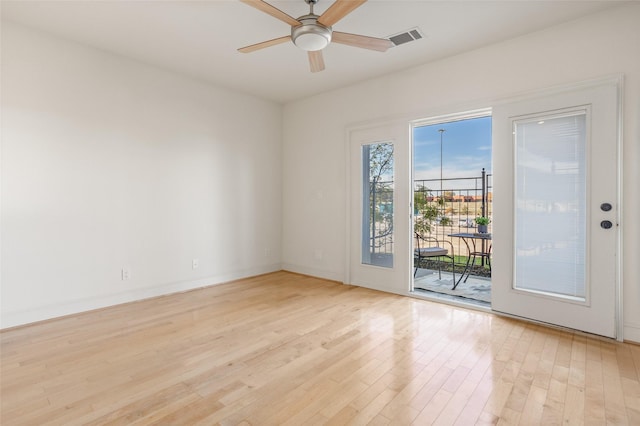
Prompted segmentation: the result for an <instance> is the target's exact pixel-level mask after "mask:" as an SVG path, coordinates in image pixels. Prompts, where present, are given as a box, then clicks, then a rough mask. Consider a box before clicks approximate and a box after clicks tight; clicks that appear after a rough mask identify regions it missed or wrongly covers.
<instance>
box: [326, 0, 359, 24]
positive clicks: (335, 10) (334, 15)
mask: <svg viewBox="0 0 640 426" xmlns="http://www.w3.org/2000/svg"><path fill="white" fill-rule="evenodd" d="M366 1H367V0H336V1H335V3H333V4H332V5H331V6H330V7H329V9H327V10H325V11H324V13H323V14H322V16H320V17H319V18H318V22H320V23H321V24H322V25H325V26H327V27H330V26H332V25H333V24H335V23H336V22H338V21H339V20H341V19H342V18H344V17H345V16H347V15H348V14H349V13H351V12H353V11H354V10H355V9H357V8H358V7H359V6H361V5H362V4H363V3H365V2H366Z"/></svg>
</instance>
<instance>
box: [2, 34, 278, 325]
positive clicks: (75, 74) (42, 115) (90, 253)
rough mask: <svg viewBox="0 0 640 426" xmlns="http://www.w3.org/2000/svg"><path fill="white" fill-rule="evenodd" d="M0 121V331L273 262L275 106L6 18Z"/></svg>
mask: <svg viewBox="0 0 640 426" xmlns="http://www.w3.org/2000/svg"><path fill="white" fill-rule="evenodd" d="M1 118H2V217H1V220H2V234H1V237H2V246H1V247H2V264H1V266H2V274H1V277H2V282H1V285H2V291H1V296H2V302H1V307H2V317H1V319H2V327H8V326H13V325H16V324H22V323H26V322H31V321H35V320H40V319H44V318H50V317H54V316H58V315H64V314H68V313H72V312H78V311H83V310H87V309H92V308H96V307H101V306H106V305H111V304H115V303H120V302H125V301H130V300H135V299H139V298H143V297H149V296H154V295H158V294H164V293H167V292H172V291H177V290H183V289H189V288H194V287H198V286H203V285H209V284H214V283H219V282H222V281H227V280H230V279H234V278H238V277H244V276H250V275H256V274H259V273H263V272H269V271H274V270H279V269H280V266H281V265H280V261H281V234H282V226H281V225H282V223H281V218H282V215H281V207H282V199H281V184H282V182H281V178H282V173H281V169H282V166H281V157H282V145H281V139H282V136H281V123H282V107H281V106H279V105H277V104H275V103H269V102H266V101H263V100H259V99H257V98H253V97H250V96H247V95H242V94H238V93H233V92H230V91H227V90H223V89H219V88H215V87H212V86H210V85H205V84H200V83H198V82H195V81H193V80H190V79H186V78H183V77H180V76H176V75H174V74H171V73H168V72H165V71H162V70H159V69H156V68H153V67H150V66H146V65H144V64H140V63H137V62H134V61H130V60H128V59H125V58H122V57H118V56H115V55H111V54H109V53H105V52H101V51H98V50H95V49H91V48H86V47H83V46H81V45H78V44H74V43H70V42H67V41H63V40H59V39H55V38H52V37H49V36H47V35H45V34H42V33H38V32H34V31H31V30H28V29H26V28H24V27H21V26H16V25H12V24H7V23H3V28H2V116H1ZM194 258H197V259H199V262H200V265H199V268H198V269H195V270H194V269H192V259H194ZM123 267H125V268H129V269H130V271H131V279H130V280H128V281H123V280H121V269H122V268H123Z"/></svg>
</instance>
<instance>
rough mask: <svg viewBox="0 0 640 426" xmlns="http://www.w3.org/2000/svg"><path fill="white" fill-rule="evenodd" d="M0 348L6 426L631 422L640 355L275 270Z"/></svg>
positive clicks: (32, 331)
mask: <svg viewBox="0 0 640 426" xmlns="http://www.w3.org/2000/svg"><path fill="white" fill-rule="evenodd" d="M0 339H1V341H0V343H1V354H2V357H1V358H2V364H1V374H2V376H1V394H0V397H1V398H2V406H1V407H2V412H1V417H0V423H1V424H2V425H3V426H7V425H44V424H60V425H76V424H96V425H98V424H99V425H102V424H123V425H125V424H126V425H133V424H136V425H137V424H171V425H191V424H203V425H212V424H217V423H219V424H225V425H226V424H233V425H236V424H243V425H272V424H273V425H275V424H286V425H314V424H336V425H337V424H372V425H386V424H398V425H408V424H417V425H427V424H432V423H433V424H442V425H446V424H459V425H473V424H509V425H511V424H546V425H553V424H561V423H569V424H585V423H589V424H603V425H604V424H629V425H633V424H635V425H639V424H640V382H639V377H640V346H636V345H631V344H621V343H617V342H614V341H607V340H603V339H599V338H591V337H585V336H582V335H579V334H572V333H567V332H563V331H558V330H553V329H548V328H545V327H541V326H537V325H532V324H528V323H523V322H519V321H516V320H512V319H507V318H501V317H497V316H493V315H491V314H486V313H482V312H476V311H469V310H465V309H461V308H454V307H451V306H447V305H440V304H436V303H432V302H428V301H423V300H418V299H413V298H408V297H401V296H395V295H390V294H385V293H380V292H375V291H371V290H366V289H362V288H357V287H351V286H345V285H341V284H337V283H334V282H330V281H325V280H320V279H315V278H311V277H304V276H300V275H295V274H290V273H286V272H278V273H274V274H269V275H265V276H260V277H256V278H252V279H247V280H241V281H237V282H234V283H230V284H225V285H219V286H214V287H209V288H206V289H202V290H196V291H191V292H187V293H181V294H176V295H171V296H165V297H160V298H156V299H151V300H146V301H141V302H136V303H130V304H126V305H120V306H115V307H112V308H107V309H103V310H99V311H94V312H90V313H85V314H80V315H74V316H70V317H66V318H62V319H57V320H51V321H48V322H44V323H39V324H34V325H30V326H26V327H21V328H16V329H12V330H5V331H4V332H2V333H0Z"/></svg>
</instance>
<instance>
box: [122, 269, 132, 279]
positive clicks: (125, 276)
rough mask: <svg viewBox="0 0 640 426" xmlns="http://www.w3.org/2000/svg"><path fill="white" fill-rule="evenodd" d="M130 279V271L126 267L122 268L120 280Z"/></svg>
mask: <svg viewBox="0 0 640 426" xmlns="http://www.w3.org/2000/svg"><path fill="white" fill-rule="evenodd" d="M130 279H131V271H130V270H129V269H127V268H122V281H127V280H130Z"/></svg>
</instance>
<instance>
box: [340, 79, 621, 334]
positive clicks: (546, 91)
mask: <svg viewBox="0 0 640 426" xmlns="http://www.w3.org/2000/svg"><path fill="white" fill-rule="evenodd" d="M606 83H610V84H615V85H616V86H617V89H618V124H617V127H618V134H617V140H616V143H615V146H616V151H617V152H616V154H617V168H618V170H617V176H616V180H617V193H616V194H615V197H616V200H617V203H618V209H617V211H616V217H615V220H616V222H617V223H618V226H617V231H616V232H617V261H616V277H615V289H616V295H615V312H616V318H615V321H616V325H615V327H616V340H618V341H623V339H624V336H623V332H624V321H623V319H624V312H623V284H624V283H623V277H622V270H623V258H624V253H623V244H624V223H623V222H622V216H623V214H622V212H623V211H624V199H623V196H622V194H623V189H624V188H623V180H622V176H623V173H624V170H623V162H622V155H621V153H622V141H623V119H624V109H623V104H624V98H623V94H624V75H623V74H621V73H616V74H609V75H605V76H602V77H597V78H593V79H588V80H582V81H579V82H575V83H572V84H561V85H554V86H548V87H543V88H538V89H532V90H527V91H522V92H519V93H513V94H510V95H508V96H500V97H494V98H488V99H479V100H478V99H476V100H471V101H469V102H464V103H458V104H453V105H451V104H450V105H443V106H442V107H437V108H427V109H425V110H421V111H420V112H413V113H411V112H409V113H404V114H399V115H391V114H390V115H387V116H386V117H383V118H381V119H377V120H373V119H372V120H365V121H362V122H356V123H351V124H348V125H346V126H345V131H344V139H343V140H344V141H345V143H344V156H345V165H344V167H345V168H344V171H345V187H344V188H345V216H344V217H345V218H346V221H345V235H346V238H345V242H344V250H345V269H344V278H343V282H344V283H347V284H348V283H349V279H350V276H351V254H350V243H351V238H350V235H351V223H350V220H349V218H350V217H351V208H350V203H349V196H350V188H351V177H350V173H351V158H350V157H351V154H350V143H349V141H350V133H351V132H352V131H353V130H358V129H365V128H367V127H374V126H376V125H385V124H393V123H406V124H407V125H409V124H410V123H412V122H417V121H421V120H424V119H425V117H446V116H455V115H457V114H459V113H460V112H461V111H469V112H472V111H476V110H486V109H489V110H491V109H492V108H494V107H497V106H500V105H503V104H507V103H512V102H517V101H524V100H528V99H533V98H539V97H544V96H548V95H554V94H560V93H563V92H568V91H574V90H576V89H580V88H584V87H591V86H594V85H599V84H606ZM409 145H411V144H410V143H409ZM412 151H413V149H412V147H411V146H409V152H410V153H411V154H412ZM494 173H495V168H494ZM407 185H411V182H408V183H407ZM396 190H398V188H397V189H396ZM411 211H412V210H411ZM494 226H496V224H494ZM498 226H499V224H498ZM406 250H407V254H406V256H407V258H409V259H411V258H412V254H411V252H410V251H411V248H410V247H407V248H406ZM494 255H495V254H494ZM508 256H511V254H508ZM406 287H407V289H406V292H398V294H403V295H405V296H410V297H416V298H420V299H429V300H434V299H432V298H425V297H422V296H419V295H416V294H415V293H414V292H412V291H411V283H410V282H408V283H407V286H406ZM440 303H445V304H452V305H457V306H462V307H467V308H472V309H479V308H476V307H473V306H468V305H466V304H462V303H461V304H457V303H454V302H451V301H445V300H443V301H440ZM480 310H482V311H486V309H484V308H483V309H480ZM490 312H493V313H494V314H496V315H502V316H510V315H508V314H503V313H499V312H494V311H490ZM525 320H526V321H529V322H533V323H536V322H537V321H535V320H530V319H525Z"/></svg>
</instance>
